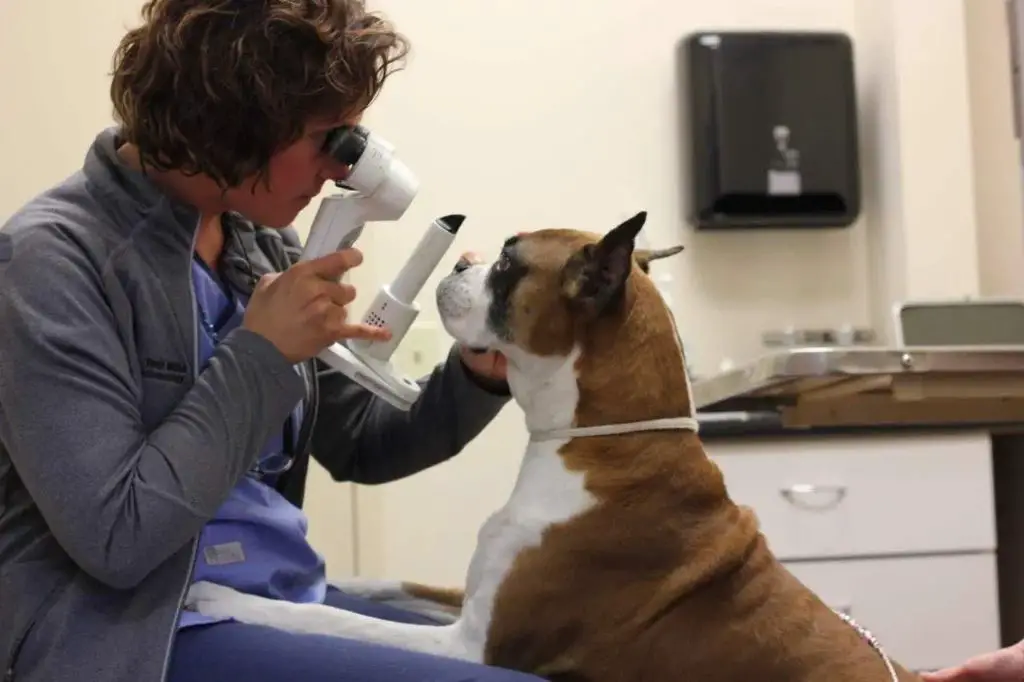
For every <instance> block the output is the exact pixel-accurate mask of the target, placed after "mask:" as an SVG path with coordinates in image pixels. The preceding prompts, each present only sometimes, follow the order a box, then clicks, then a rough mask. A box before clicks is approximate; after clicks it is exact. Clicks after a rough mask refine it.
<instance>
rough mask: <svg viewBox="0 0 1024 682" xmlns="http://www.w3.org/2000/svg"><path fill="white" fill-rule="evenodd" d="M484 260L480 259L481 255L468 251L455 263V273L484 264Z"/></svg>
mask: <svg viewBox="0 0 1024 682" xmlns="http://www.w3.org/2000/svg"><path fill="white" fill-rule="evenodd" d="M483 260H484V259H483V258H481V257H480V254H477V253H473V252H472V251H467V252H466V253H464V254H462V255H461V256H460V257H459V260H458V262H457V263H455V272H456V273H460V272H464V271H466V270H468V269H469V266H471V265H474V264H476V263H482V262H483Z"/></svg>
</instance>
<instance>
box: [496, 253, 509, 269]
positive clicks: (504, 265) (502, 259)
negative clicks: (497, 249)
mask: <svg viewBox="0 0 1024 682" xmlns="http://www.w3.org/2000/svg"><path fill="white" fill-rule="evenodd" d="M510 265H512V261H511V260H509V257H508V254H507V253H505V252H504V251H502V252H501V255H500V256H498V260H497V261H495V263H494V271H495V272H505V271H506V270H508V268H509V266H510Z"/></svg>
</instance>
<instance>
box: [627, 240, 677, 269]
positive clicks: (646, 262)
mask: <svg viewBox="0 0 1024 682" xmlns="http://www.w3.org/2000/svg"><path fill="white" fill-rule="evenodd" d="M682 250H683V247H682V246H673V247H671V248H668V249H637V250H636V251H635V252H634V256H635V257H636V262H637V264H639V265H640V269H641V270H643V271H644V272H645V273H648V274H649V273H650V272H651V261H654V260H661V259H662V258H668V257H669V256H674V255H676V254H677V253H680V252H681V251H682Z"/></svg>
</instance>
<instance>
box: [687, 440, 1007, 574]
mask: <svg viewBox="0 0 1024 682" xmlns="http://www.w3.org/2000/svg"><path fill="white" fill-rule="evenodd" d="M707 451H708V454H709V455H710V456H711V458H712V459H713V460H714V461H715V462H716V463H717V464H718V466H719V467H720V468H721V470H722V473H723V475H724V477H725V481H726V485H727V486H728V490H729V494H730V496H731V497H732V499H733V500H734V501H736V502H737V503H739V504H745V505H749V506H750V507H752V508H753V509H754V511H755V512H756V513H757V515H758V518H759V519H760V521H761V527H762V530H763V532H764V534H765V537H766V538H767V539H768V542H769V545H770V546H771V549H772V551H773V552H774V553H775V554H776V555H777V556H778V557H779V558H780V559H782V560H786V559H819V558H835V557H856V556H864V557H867V556H881V555H898V554H929V553H942V552H961V551H987V550H991V549H993V548H994V547H995V543H996V540H995V503H994V494H993V490H992V459H991V446H990V444H989V438H988V435H987V434H984V433H953V434H941V435H938V434H936V435H931V434H929V435H905V436H866V437H864V436H859V437H848V438H827V439H811V438H806V439H805V438H797V439H785V440H757V441H749V442H746V441H744V442H728V443H715V442H711V443H709V444H708V445H707Z"/></svg>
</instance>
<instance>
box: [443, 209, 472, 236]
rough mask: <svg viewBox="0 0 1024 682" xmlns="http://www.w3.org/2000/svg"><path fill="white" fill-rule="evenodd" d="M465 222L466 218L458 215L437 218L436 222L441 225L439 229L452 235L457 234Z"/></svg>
mask: <svg viewBox="0 0 1024 682" xmlns="http://www.w3.org/2000/svg"><path fill="white" fill-rule="evenodd" d="M465 220H466V216H464V215H461V214H459V213H453V214H452V215H446V216H445V217H443V218H439V219H438V222H439V223H441V227H443V228H444V229H446V230H448V231H449V232H451V233H452V234H457V233H458V231H459V228H460V227H462V223H463V222H465Z"/></svg>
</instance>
